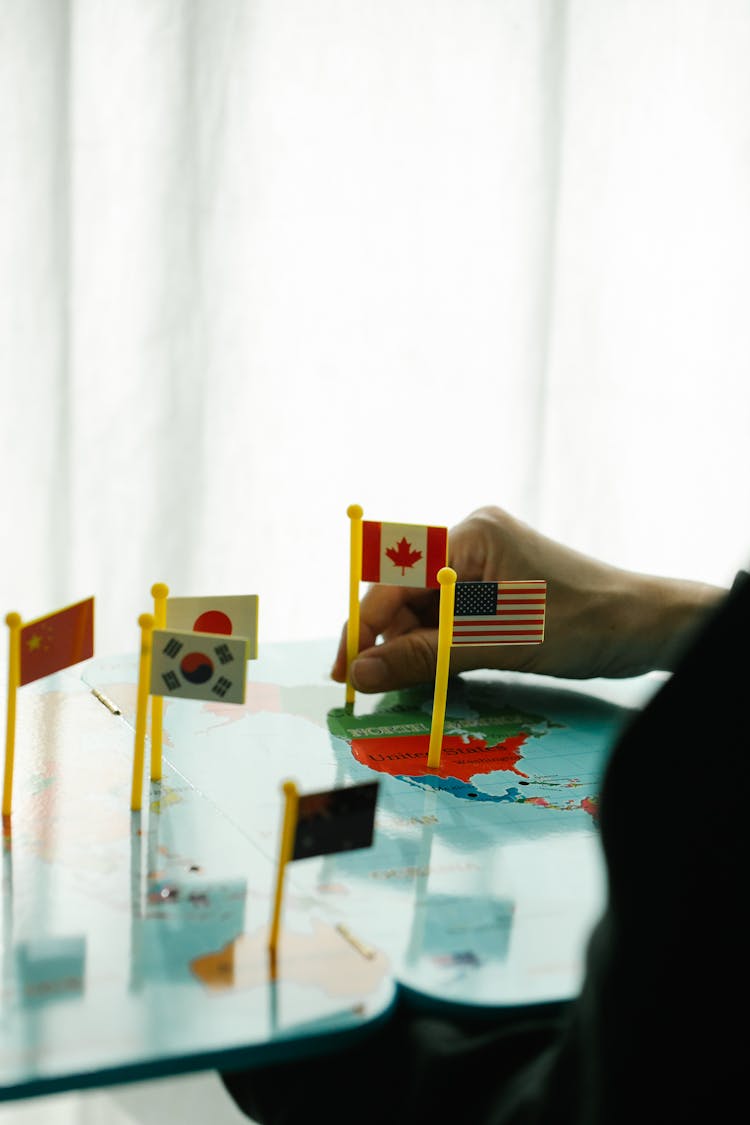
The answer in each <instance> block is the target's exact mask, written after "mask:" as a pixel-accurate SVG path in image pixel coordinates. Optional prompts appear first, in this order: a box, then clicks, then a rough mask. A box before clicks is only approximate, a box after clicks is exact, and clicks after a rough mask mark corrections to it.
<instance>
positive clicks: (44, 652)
mask: <svg viewBox="0 0 750 1125" xmlns="http://www.w3.org/2000/svg"><path fill="white" fill-rule="evenodd" d="M5 623H6V625H7V626H8V629H9V630H10V646H9V653H8V703H7V710H6V720H5V723H6V725H5V769H4V777H3V817H4V818H7V817H9V816H10V812H11V804H12V795H13V768H14V759H15V743H16V692H17V690H18V688H19V687H22V686H23V685H24V684H30V683H33V681H34V680H40V679H42V677H43V676H51V675H52V673H53V672H61V671H62V670H63V668H69V667H70V666H71V665H72V664H78V663H80V661H82V660H88V659H89V657H91V656H93V655H94V599H93V598H86V599H85V600H84V601H82V602H76V603H75V604H74V605H70V606H66V607H65V608H64V609H59V610H56V611H55V612H54V613H49V614H47V615H46V616H45V617H37V618H35V620H34V621H29V622H27V624H26V625H24V624H23V623H22V621H21V618H20V616H19V614H17V613H9V614H7V616H6V618H5Z"/></svg>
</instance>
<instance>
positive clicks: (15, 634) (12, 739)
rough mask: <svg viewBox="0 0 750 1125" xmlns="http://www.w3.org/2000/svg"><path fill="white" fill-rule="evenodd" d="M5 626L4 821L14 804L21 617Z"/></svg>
mask: <svg viewBox="0 0 750 1125" xmlns="http://www.w3.org/2000/svg"><path fill="white" fill-rule="evenodd" d="M5 624H6V625H7V626H8V629H9V631H10V636H9V645H8V709H7V712H6V718H5V777H4V781H3V820H6V819H7V818H8V817H9V816H10V810H11V805H12V803H13V764H14V758H15V748H16V693H17V691H18V681H19V680H20V678H21V617H20V615H19V614H18V613H9V614H7V616H6V618H5Z"/></svg>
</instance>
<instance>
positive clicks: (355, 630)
mask: <svg viewBox="0 0 750 1125" xmlns="http://www.w3.org/2000/svg"><path fill="white" fill-rule="evenodd" d="M346 514H347V515H348V517H349V519H350V520H351V530H350V536H349V555H350V565H349V619H348V621H347V625H346V702H347V704H352V703H354V688H353V686H352V682H351V680H350V678H349V669H350V668H351V666H352V662H353V661H354V660H356V658H357V653H358V652H359V583H360V579H361V577H362V509H361V507H360V506H359V504H350V505H349V507H348V508H347V509H346Z"/></svg>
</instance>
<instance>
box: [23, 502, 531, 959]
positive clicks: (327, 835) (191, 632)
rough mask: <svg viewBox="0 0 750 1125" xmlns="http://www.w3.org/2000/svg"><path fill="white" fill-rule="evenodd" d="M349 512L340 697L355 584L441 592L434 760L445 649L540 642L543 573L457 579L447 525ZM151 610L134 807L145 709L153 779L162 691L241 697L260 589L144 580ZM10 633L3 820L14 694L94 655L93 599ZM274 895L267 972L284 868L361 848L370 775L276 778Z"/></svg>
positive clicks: (354, 623)
mask: <svg viewBox="0 0 750 1125" xmlns="http://www.w3.org/2000/svg"><path fill="white" fill-rule="evenodd" d="M347 515H348V516H349V519H350V582H349V618H348V622H347V683H346V704H347V707H348V708H351V707H352V706H353V703H354V696H355V692H354V688H353V686H352V684H351V680H350V677H349V674H348V669H349V667H350V665H351V663H352V661H353V660H354V659H355V658H356V656H357V654H358V651H359V589H360V583H361V582H368V583H374V584H383V585H395V586H407V587H412V588H415V589H426V590H430V589H433V590H439V596H440V613H439V625H438V652H437V667H436V675H435V695H434V701H433V708H432V728H431V734H430V744H429V752H428V759H427V764H428V767H429V768H437V767H439V765H440V752H441V746H442V738H443V724H444V720H445V704H446V696H447V685H448V674H449V666H450V650H451V648H452V647H453V646H458V645H502V644H505V645H508V644H512V645H519V644H522V645H528V644H541V643H542V642H543V640H544V627H545V614H546V600H547V583H546V581H545V580H543V579H539V578H530V579H524V580H519V581H495V582H459V581H457V574H456V572H455V570H453V569H452V568H451V567H450V566H449V565H448V530H447V528H445V527H432V526H425V525H421V524H401V523H383V522H377V521H373V520H363V519H362V515H363V512H362V508H361V507H360V506H359V505H357V504H352V505H350V507H349V508H348V509H347ZM151 594H152V597H153V600H154V606H153V613H144V614H141V616H140V617H139V619H138V624H139V625H140V627H141V645H140V661H139V670H138V697H137V707H136V724H135V751H134V756H133V782H132V792H131V811H133V812H138V811H139V810H140V808H141V801H142V789H143V774H144V755H145V739H146V727H147V711H148V703H149V699H150V700H151V763H150V765H151V770H150V773H151V780H152V781H158V780H160V779H161V742H162V718H163V712H162V701H163V699H164V698H173V699H194V700H203V701H210V700H213V701H219V702H224V703H228V704H242V703H244V701H245V687H246V680H247V662H248V661H249V660H253V659H257V656H258V600H259V599H258V596H257V595H255V594H250V595H239V596H220V597H209V598H206V597H203V598H201V597H197V598H196V597H176V598H175V597H169V588H168V587H167V586H166V585H164V584H163V583H156V584H155V585H154V586H152V588H151ZM5 621H6V624H7V626H8V629H9V633H10V647H9V661H8V707H7V727H6V743H5V770H4V785H3V806H2V813H3V821H4V824H5V826H6V830H7V829H8V827H9V823H10V814H11V804H12V785H13V766H14V749H15V715H16V692H17V690H18V688H19V687H22V686H24V685H25V684H29V683H32V682H33V681H35V680H38V679H41V678H42V677H45V676H49V675H52V674H53V673H55V672H60V671H62V670H64V669H65V668H68V667H70V666H72V665H74V664H78V663H80V662H81V661H84V660H88V659H89V658H90V657H92V656H93V655H94V599H93V598H87V599H84V600H83V601H80V602H77V603H75V604H74V605H70V606H66V607H65V608H63V609H60V610H57V611H55V612H53V613H50V614H48V615H46V616H44V617H39V618H36V619H35V620H33V621H29V622H26V623H23V622H22V621H21V618H20V616H19V614H17V613H9V614H7V616H6V618H5ZM282 788H283V792H284V795H285V811H284V823H283V827H282V833H281V844H280V852H279V863H278V874H277V886H276V898H275V904H274V912H273V918H272V923H271V929H270V938H269V946H268V948H269V954H270V958H271V971H272V975H275V971H276V968H275V966H276V944H277V937H278V928H279V918H280V911H281V896H282V888H283V879H284V869H285V866H286V864H287V863H288V862H290V861H294V860H300V859H305V858H309V857H312V856H316V855H325V854H331V853H334V852H341V851H348V850H353V849H356V848H364V847H369V846H370V845H371V843H372V839H373V832H374V818H375V808H376V804H377V794H378V782H365V783H364V784H360V785H352V786H345V787H341V788H338V789H332V790H329V791H327V792H321V793H308V794H303V795H300V794H299V793H298V792H297V789H296V786H295V784H294V782H291V781H287V782H285V783H284V785H283V787H282Z"/></svg>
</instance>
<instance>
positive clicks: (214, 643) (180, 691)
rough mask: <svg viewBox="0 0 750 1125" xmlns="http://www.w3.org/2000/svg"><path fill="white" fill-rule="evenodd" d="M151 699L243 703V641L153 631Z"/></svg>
mask: <svg viewBox="0 0 750 1125" xmlns="http://www.w3.org/2000/svg"><path fill="white" fill-rule="evenodd" d="M152 637H153V639H152V654H151V681H150V687H149V691H150V693H151V695H164V696H174V697H175V698H180V699H203V700H213V701H214V702H216V701H219V702H221V703H244V702H245V683H246V679H247V664H246V660H247V640H246V638H244V637H227V636H225V635H223V634H219V633H192V632H182V631H179V630H175V629H154V631H153V635H152Z"/></svg>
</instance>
